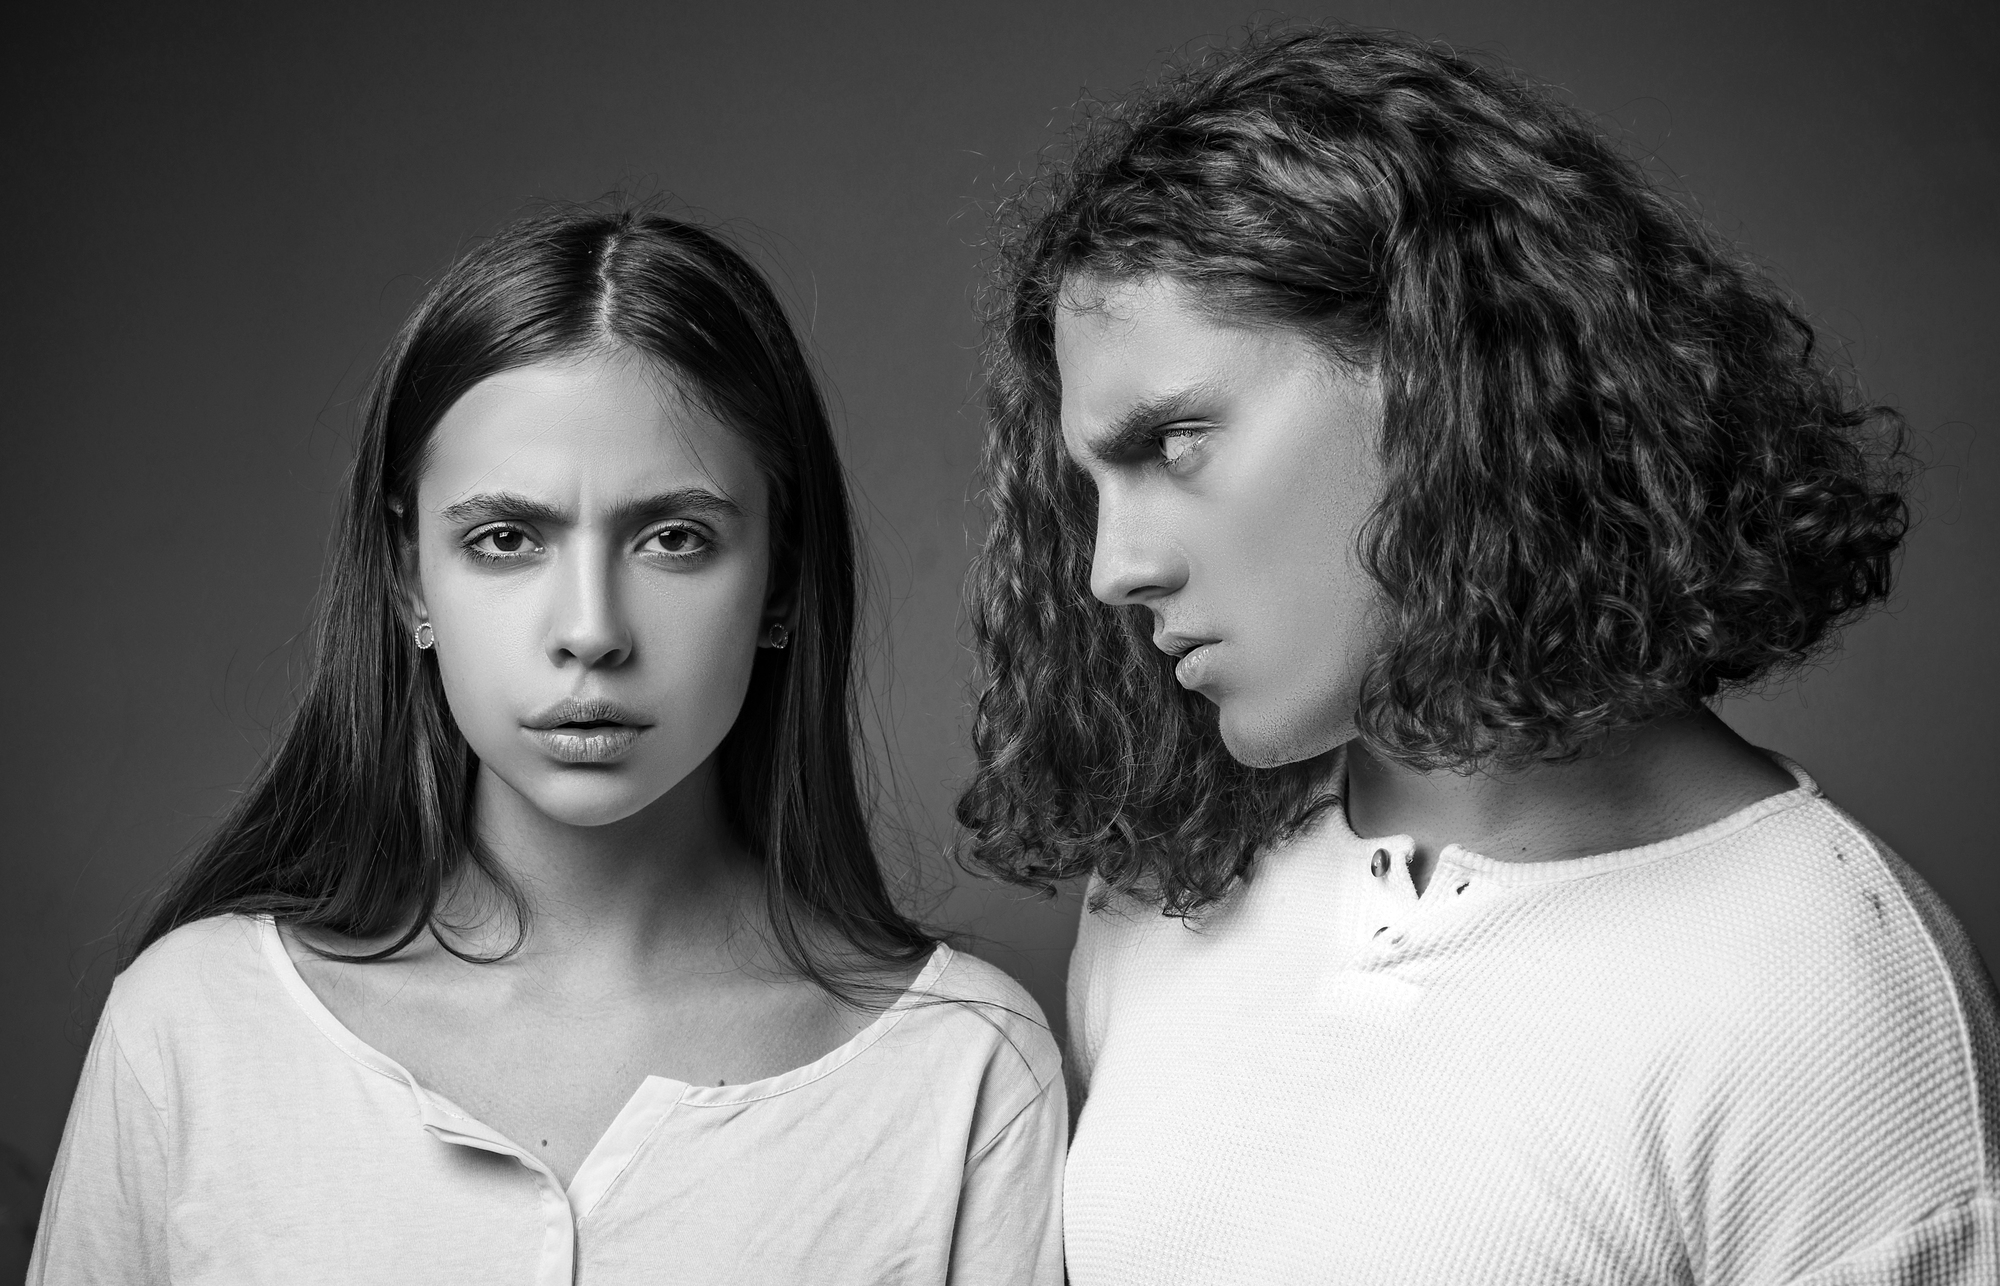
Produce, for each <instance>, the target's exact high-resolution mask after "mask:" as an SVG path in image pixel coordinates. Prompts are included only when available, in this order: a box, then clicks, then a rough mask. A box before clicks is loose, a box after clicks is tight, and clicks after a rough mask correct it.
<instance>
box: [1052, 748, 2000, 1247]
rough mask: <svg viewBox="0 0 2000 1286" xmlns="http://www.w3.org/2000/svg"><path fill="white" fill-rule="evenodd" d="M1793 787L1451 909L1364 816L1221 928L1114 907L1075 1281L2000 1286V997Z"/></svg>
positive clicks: (1080, 1146)
mask: <svg viewBox="0 0 2000 1286" xmlns="http://www.w3.org/2000/svg"><path fill="white" fill-rule="evenodd" d="M1786 766H1787V767H1792V765H1790V764H1787V765H1786ZM1794 772H1795V774H1796V775H1797V777H1798V779H1799V787H1798V789H1796V790H1793V791H1790V792H1787V793H1784V794H1781V795H1778V796H1775V797H1773V798H1770V799H1767V800H1764V801H1762V802H1760V803H1757V804H1754V805H1752V806H1751V807H1749V808H1747V809H1744V810H1743V811H1741V812H1739V813H1736V814H1735V815H1733V816H1731V817H1728V818H1725V819H1724V820H1722V821H1719V822H1717V823H1715V824H1714V825H1712V826H1708V827H1705V828H1703V829H1701V830H1699V831H1696V832H1693V833H1691V834H1688V835H1683V836H1681V837H1679V838H1676V839H1673V840H1669V841H1666V842H1664V843H1660V844H1654V845H1649V846H1647V847H1644V848H1637V849H1630V850H1626V851H1623V852H1617V853H1608V854H1604V855H1601V856H1597V857H1590V858H1583V859H1579V860H1574V861H1562V862H1543V863H1503V862H1496V861H1492V860H1490V859H1487V858H1485V857H1483V856H1480V855H1478V854H1474V853H1471V852H1468V851H1465V850H1464V849H1462V848H1458V847H1450V848H1447V849H1445V850H1444V852H1443V854H1442V855H1441V856H1440V859H1439V863H1438V867H1437V870H1436V872H1435V874H1434V876H1433V877H1432V879H1431V882H1430V883H1429V885H1428V886H1427V887H1426V889H1425V891H1424V893H1423V895H1422V896H1421V897H1419V896H1418V895H1417V893H1416V890H1415V886H1414V885H1413V883H1412V882H1411V879H1410V875H1409V870H1408V861H1409V857H1410V854H1411V851H1412V841H1411V839H1410V837H1408V836H1384V837H1380V838H1375V839H1362V838H1360V837H1357V836H1356V835H1355V834H1353V832H1352V831H1351V830H1350V829H1349V828H1348V825H1347V820H1346V816H1345V809H1344V808H1341V807H1334V808H1329V809H1327V810H1326V811H1325V812H1324V813H1323V814H1322V815H1321V818H1320V820H1319V821H1317V822H1316V823H1315V824H1314V826H1313V828H1312V829H1311V830H1309V831H1307V832H1306V833H1304V834H1302V835H1301V836H1300V837H1299V838H1297V839H1296V840H1295V841H1293V842H1291V843H1289V844H1288V845H1286V846H1284V847H1282V848H1279V849H1277V850H1275V851H1272V852H1269V853H1267V854H1265V855H1263V856H1261V857H1260V858H1259V859H1258V862H1257V865H1256V867H1255V869H1254V872H1253V875H1252V878H1251V879H1250V881H1249V882H1248V883H1247V884H1245V885H1241V886H1239V887H1238V888H1237V889H1236V891H1235V892H1234V893H1233V894H1232V895H1231V896H1230V897H1229V898H1228V899H1227V900H1226V901H1225V902H1224V903H1222V904H1221V905H1219V906H1218V907H1216V908H1214V909H1212V910H1211V911H1209V912H1208V913H1206V914H1205V915H1204V916H1203V917H1202V919H1201V921H1200V923H1199V924H1198V925H1195V926H1189V925H1185V924H1183V923H1182V922H1181V921H1178V920H1173V919H1168V918H1166V917H1163V916H1162V915H1160V913H1159V912H1158V910H1157V909H1154V908H1151V907H1148V906H1145V905H1141V904H1138V903H1135V902H1133V901H1131V900H1129V899H1123V898H1116V897H1114V898H1112V899H1111V900H1110V903H1109V905H1108V906H1107V907H1106V908H1105V909H1103V910H1101V911H1099V912H1096V913H1090V912H1086V913H1085V916H1084V921H1083V927H1082V931H1081V936H1080V938H1079V941H1078V944H1077V948H1076V954H1075V957H1074V960H1073V963H1072V966H1071V973H1070V1016H1071V1030H1072V1034H1073V1038H1074V1040H1075V1043H1076V1050H1075V1068H1074V1072H1075V1075H1076V1076H1077V1078H1078V1083H1079V1086H1080V1087H1082V1088H1084V1089H1085V1091H1086V1092H1087V1098H1086V1099H1085V1101H1084V1104H1083V1109H1082V1113H1081V1116H1080V1119H1079V1121H1078V1125H1077V1130H1076V1135H1075V1138H1074V1140H1073V1141H1072V1144H1071V1150H1070V1162H1069V1172H1068V1179H1067V1184H1066V1194H1065V1210H1064V1213H1065V1220H1066V1239H1067V1243H1068V1253H1069V1273H1070V1280H1071V1281H1072V1282H1074V1283H1076V1286H1113V1284H1114V1283H1132V1284H1133V1286H1174V1284H1176V1283H1188V1284H1190V1286H1193V1284H1195V1283H1199V1284H1200V1286H1230V1284H1232V1283H1246V1284H1247V1283H1311V1282H1339V1283H1367V1284H1369V1286H1389V1284H1394V1283H1408V1284H1409V1286H1450V1284H1452V1283H1461V1282H1463V1283H1479V1284H1481V1286H1492V1284H1497V1283H1536V1284H1537V1286H1545V1284H1550V1283H1614V1282H1615V1283H1622V1284H1634V1286H1636V1284H1645V1283H1702V1284H1704V1286H1737V1284H1739V1283H1741V1284H1744V1286H1748V1284H1750V1283H1760V1284H1761V1283H1770V1284H1776V1283H1810V1284H1811V1286H1834V1284H1835V1283H1839V1284H1840V1286H1890V1284H1891V1283H1894V1284H1896V1286H1947V1284H1949V1286H1975V1284H1976V1286H1995V1284H1996V1283H2000V1188H1996V1180H1995V1175H1996V1169H1997V1168H2000V1161H1996V1145H2000V1129H1996V1106H2000V1085H1996V1071H1997V1070H2000V1037H1996V1019H1995V1004H1994V997H1993V989H1992V984H1991V982H1990V981H1989V980H1988V978H1987V976H1986V974H1985V972H1984V970H1983V969H1982V968H1981V967H1980V965H1979V962H1978V959H1977V957H1976V955H1975V954H1974V953H1973V951H1972V950H1971V948H1970V946H1969V945H1968V943H1967V941H1966V939H1965V936H1964V934H1963V932H1962V931H1961V930H1960V929H1959V927H1958V925H1957V924H1956V923H1955V922H1954V921H1953V920H1952V918H1951V915H1950V914H1949V912H1947V911H1946V910H1945V908H1944V906H1943V905H1942V904H1941V903H1940V902H1939V901H1938V899H1937V897H1936V896H1935V895H1934V894H1933V893H1931V891H1930V890H1929V889H1928V888H1926V887H1925V886H1924V885H1923V883H1922V882H1921V881H1920V880H1919V879H1918V878H1917V877H1916V875H1915V874H1914V873H1912V872H1911V871H1910V869H1909V868H1908V867H1907V866H1905V865H1904V864H1903V863H1902V862H1901V861H1900V860H1899V859H1898V858H1897V857H1896V856H1895V855H1894V854H1893V853H1891V852H1889V851H1888V850H1887V849H1886V848H1885V847H1884V846H1883V845H1882V844H1881V843H1880V842H1879V841H1877V840H1875V839H1874V838H1873V837H1872V836H1870V835H1868V834H1867V833H1866V832H1865V831H1863V830H1862V829H1861V828H1860V827H1859V826H1857V825H1856V824H1855V823H1854V822H1853V821H1852V820H1851V819H1850V818H1849V817H1848V816H1847V815H1846V814H1844V813H1842V812H1841V811H1840V810H1839V809H1837V808H1835V807H1834V806H1833V805H1831V804H1830V803H1828V802H1827V801H1826V800H1824V799H1823V798H1821V797H1820V795H1819V793H1818V791H1817V789H1816V788H1815V787H1814V786H1813V785H1812V783H1811V781H1810V780H1809V779H1807V778H1806V777H1805V775H1804V773H1802V772H1797V770H1796V769H1795V768H1794ZM1378 854H1380V856H1379V857H1378ZM1378 871H1379V872H1380V874H1377V872H1378Z"/></svg>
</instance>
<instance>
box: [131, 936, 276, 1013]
mask: <svg viewBox="0 0 2000 1286" xmlns="http://www.w3.org/2000/svg"><path fill="white" fill-rule="evenodd" d="M272 942H273V931H272V928H271V923H270V921H268V920H266V919H263V918H261V917H256V916H247V915H215V916H209V917H207V918H205V919H201V920H195V921H193V922H191V923H189V924H183V925H181V926H179V927H178V928H176V929H174V930H173V931H172V932H170V933H167V934H165V935H163V936H162V937H160V938H159V939H158V940H157V941H155V942H153V943H152V944H151V945H149V946H148V947H147V948H146V949H145V950H144V951H142V952H140V953H139V955H138V958H137V959H135V960H133V961H132V963H131V964H130V965H127V966H126V968H125V970H124V971H123V972H122V973H120V974H119V975H118V979H117V981H116V982H114V983H113V984H112V986H111V996H110V999H109V1000H107V1001H106V1002H105V1011H104V1012H105V1015H106V1017H108V1018H111V1019H112V1020H114V1021H115V1022H117V1023H118V1024H119V1025H120V1026H121V1027H135V1026H138V1025H151V1024H156V1023H161V1022H166V1023H169V1024H172V1023H179V1022H185V1021H188V1020H195V1019H199V1018H200V1017H201V1016H203V1015H204V1014H208V1013H211V1012H212V1011H213V1010H214V1008H215V1006H216V1002H217V1000H218V999H220V998H224V997H227V998H228V999H229V1001H230V1003H231V1004H239V1003H241V1002H242V1001H244V1000H247V999H250V998H251V997H254V996H256V995H259V994H261V993H262V991H263V990H264V989H265V984H274V982H275V980H274V976H273V974H272V970H271V963H270V959H269V952H270V951H271V949H272ZM280 949H282V948H280ZM270 990H271V991H272V994H274V995H275V994H276V991H277V989H276V987H275V985H273V986H272V987H271V988H270Z"/></svg>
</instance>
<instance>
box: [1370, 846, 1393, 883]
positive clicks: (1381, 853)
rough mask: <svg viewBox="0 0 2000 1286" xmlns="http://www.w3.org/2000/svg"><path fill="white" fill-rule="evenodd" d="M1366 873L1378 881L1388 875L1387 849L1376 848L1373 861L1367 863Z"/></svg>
mask: <svg viewBox="0 0 2000 1286" xmlns="http://www.w3.org/2000/svg"><path fill="white" fill-rule="evenodd" d="M1368 871H1369V874H1371V875H1373V876H1374V877H1375V878H1376V879H1378V880H1379V879H1381V878H1382V877H1383V876H1385V875H1387V874H1388V873H1389V850H1388V849H1386V848H1378V849H1376V850H1375V860H1374V861H1372V862H1370V863H1368Z"/></svg>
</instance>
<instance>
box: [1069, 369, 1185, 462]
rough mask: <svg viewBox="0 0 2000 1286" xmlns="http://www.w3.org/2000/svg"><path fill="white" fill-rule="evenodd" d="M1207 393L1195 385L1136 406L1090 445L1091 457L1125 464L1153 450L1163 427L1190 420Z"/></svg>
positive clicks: (1123, 414)
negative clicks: (1193, 411)
mask: <svg viewBox="0 0 2000 1286" xmlns="http://www.w3.org/2000/svg"><path fill="white" fill-rule="evenodd" d="M1207 392H1208V390H1207V388H1206V387H1204V386H1202V385H1195V386H1194V387H1191V388H1183V389H1175V390H1174V391H1172V392H1170V393H1162V394H1159V395H1158V396H1156V397H1149V398H1147V399H1145V400H1144V401H1141V402H1135V403H1133V404H1132V405H1131V406H1128V407H1126V408H1125V410H1124V412H1123V413H1121V414H1120V415H1119V417H1118V418H1117V419H1116V420H1114V421H1112V424H1111V428H1110V429H1109V430H1108V431H1106V432H1105V434H1104V435H1103V436H1102V437H1100V438H1098V439H1097V440H1096V441H1094V442H1092V443H1091V444H1090V454H1091V456H1092V457H1093V458H1094V459H1096V460H1098V461H1099V462H1100V463H1103V464H1122V463H1123V462H1125V461H1126V460H1129V459H1131V458H1132V457H1133V456H1134V455H1137V454H1141V453H1143V452H1145V451H1147V450H1149V449H1151V447H1152V445H1153V438H1154V436H1155V435H1156V433H1157V432H1158V430H1159V427H1160V426H1161V425H1162V424H1169V423H1172V422H1173V421H1175V420H1180V419H1185V418H1187V416H1188V414H1189V412H1191V411H1192V410H1193V409H1194V406H1195V403H1197V402H1199V401H1201V400H1202V398H1203V397H1204V396H1205V395H1206V394H1207Z"/></svg>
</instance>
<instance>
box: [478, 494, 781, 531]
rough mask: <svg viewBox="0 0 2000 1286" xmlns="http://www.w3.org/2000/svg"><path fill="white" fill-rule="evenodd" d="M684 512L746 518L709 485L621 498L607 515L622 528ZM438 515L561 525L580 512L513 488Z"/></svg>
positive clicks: (731, 501)
mask: <svg viewBox="0 0 2000 1286" xmlns="http://www.w3.org/2000/svg"><path fill="white" fill-rule="evenodd" d="M681 515H685V516H688V517H696V518H703V517H714V518H723V517H742V516H743V507H742V506H741V505H739V504H737V503H736V502H735V501H734V500H731V499H730V498H729V497H727V496H724V495H720V494H718V493H716V492H713V491H710V490H708V489H707V488H705V487H679V488H676V489H675V490H672V491H662V492H660V493H658V494H657V495H651V496H641V497H638V498H635V499H632V500H623V501H620V502H619V503H617V504H616V505H613V506H612V507H611V510H610V513H609V514H608V515H607V517H608V518H609V519H610V522H611V524H612V525H613V526H615V527H622V526H627V525H629V524H631V523H634V522H642V521H645V520H647V519H650V518H663V517H669V516H681ZM438 517H439V518H441V519H443V520H444V521H445V522H447V523H450V524H453V525H456V524H459V523H470V522H494V521H498V520H501V519H507V518H512V519H515V520H516V521H519V522H532V523H541V524H543V525H546V526H554V527H560V526H567V525H568V524H570V523H573V522H575V521H576V515H575V514H574V513H572V512H570V511H568V510H566V509H558V508H556V507H555V506H554V505H551V504H548V503H546V502H544V501H541V500H535V499H531V498H530V497H528V496H524V495H521V494H519V493H518V492H513V491H486V492H481V493H480V494H478V495H474V496H467V497H466V498H465V499H463V500H459V501H454V502H453V503H451V504H449V505H446V506H445V507H444V508H443V509H440V510H438Z"/></svg>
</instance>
